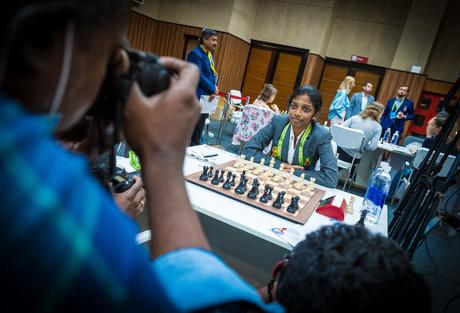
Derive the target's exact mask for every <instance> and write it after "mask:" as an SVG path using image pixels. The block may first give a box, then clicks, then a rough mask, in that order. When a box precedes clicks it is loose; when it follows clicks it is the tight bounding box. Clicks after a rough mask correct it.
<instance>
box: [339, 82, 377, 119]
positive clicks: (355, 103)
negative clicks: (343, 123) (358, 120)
mask: <svg viewBox="0 0 460 313" xmlns="http://www.w3.org/2000/svg"><path fill="white" fill-rule="evenodd" d="M373 87H374V85H372V83H371V82H366V83H365V84H364V85H363V91H360V92H356V93H354V94H353V96H352V97H351V100H350V107H349V108H348V109H347V115H346V119H349V118H350V117H352V116H355V115H358V114H359V113H361V111H363V110H364V109H365V108H367V106H368V105H369V104H372V103H373V102H374V97H373V96H372V95H371V92H372V88H373Z"/></svg>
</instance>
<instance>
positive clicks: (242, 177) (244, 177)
mask: <svg viewBox="0 0 460 313" xmlns="http://www.w3.org/2000/svg"><path fill="white" fill-rule="evenodd" d="M244 179H246V171H245V170H243V172H242V173H241V175H240V181H242V180H244Z"/></svg>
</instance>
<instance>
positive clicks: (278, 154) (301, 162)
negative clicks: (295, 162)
mask: <svg viewBox="0 0 460 313" xmlns="http://www.w3.org/2000/svg"><path fill="white" fill-rule="evenodd" d="M290 126H291V123H287V124H286V126H284V129H283V132H282V133H281V137H280V140H279V141H278V149H277V151H276V155H275V157H276V158H277V159H278V160H282V159H281V150H282V149H283V141H284V137H286V133H287V130H288V129H289V127H290ZM311 129H312V126H311V123H310V124H308V127H307V129H306V130H305V131H304V132H303V134H302V137H300V147H299V165H302V166H305V164H304V160H303V146H304V144H305V140H307V138H308V136H309V135H310V133H311Z"/></svg>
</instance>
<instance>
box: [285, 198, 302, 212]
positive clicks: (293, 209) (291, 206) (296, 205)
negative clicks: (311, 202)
mask: <svg viewBox="0 0 460 313" xmlns="http://www.w3.org/2000/svg"><path fill="white" fill-rule="evenodd" d="M299 200H300V197H299V196H295V197H292V198H291V203H290V204H289V206H288V207H287V210H286V211H287V212H288V213H291V214H294V213H295V212H296V211H297V210H298V209H299Z"/></svg>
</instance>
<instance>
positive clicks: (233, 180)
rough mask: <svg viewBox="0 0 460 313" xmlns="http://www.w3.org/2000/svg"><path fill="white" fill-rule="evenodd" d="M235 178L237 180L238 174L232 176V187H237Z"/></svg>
mask: <svg viewBox="0 0 460 313" xmlns="http://www.w3.org/2000/svg"><path fill="white" fill-rule="evenodd" d="M235 178H236V174H232V180H231V184H232V187H235V185H236V184H235Z"/></svg>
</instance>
